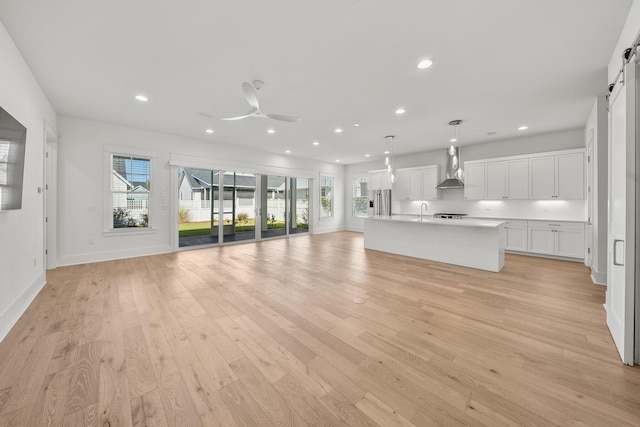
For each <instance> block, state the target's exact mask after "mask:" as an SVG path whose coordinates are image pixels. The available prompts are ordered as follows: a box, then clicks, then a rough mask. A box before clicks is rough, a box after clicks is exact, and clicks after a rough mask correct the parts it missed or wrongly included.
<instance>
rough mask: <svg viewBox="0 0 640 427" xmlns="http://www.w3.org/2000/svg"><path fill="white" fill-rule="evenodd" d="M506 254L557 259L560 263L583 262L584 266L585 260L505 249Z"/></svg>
mask: <svg viewBox="0 0 640 427" xmlns="http://www.w3.org/2000/svg"><path fill="white" fill-rule="evenodd" d="M504 252H505V253H507V254H514V255H524V256H532V257H536V258H548V259H557V260H559V261H570V262H581V263H583V264H584V258H569V257H565V256H557V255H547V254H538V253H535V252H520V251H513V250H509V249H505V251H504Z"/></svg>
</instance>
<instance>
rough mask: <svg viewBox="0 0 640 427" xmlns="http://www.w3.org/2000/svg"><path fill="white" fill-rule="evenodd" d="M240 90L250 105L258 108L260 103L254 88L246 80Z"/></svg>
mask: <svg viewBox="0 0 640 427" xmlns="http://www.w3.org/2000/svg"><path fill="white" fill-rule="evenodd" d="M242 91H243V92H244V97H245V98H246V99H247V102H248V103H249V105H251V106H252V107H253V108H255V109H259V108H260V104H258V95H257V94H256V88H255V87H254V86H253V85H252V84H251V83H248V82H244V83H242Z"/></svg>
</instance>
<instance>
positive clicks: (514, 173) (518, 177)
mask: <svg viewBox="0 0 640 427" xmlns="http://www.w3.org/2000/svg"><path fill="white" fill-rule="evenodd" d="M507 198H509V199H528V198H529V160H528V159H522V160H511V161H509V162H507Z"/></svg>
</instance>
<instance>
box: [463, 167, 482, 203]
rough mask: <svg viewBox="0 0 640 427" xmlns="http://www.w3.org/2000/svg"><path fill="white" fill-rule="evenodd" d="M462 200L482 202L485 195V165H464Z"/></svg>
mask: <svg viewBox="0 0 640 427" xmlns="http://www.w3.org/2000/svg"><path fill="white" fill-rule="evenodd" d="M464 169H465V175H466V178H465V180H464V198H465V200H483V199H484V198H485V197H486V193H485V164H484V163H474V164H470V165H467V164H465V168H464Z"/></svg>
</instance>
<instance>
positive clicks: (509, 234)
mask: <svg viewBox="0 0 640 427" xmlns="http://www.w3.org/2000/svg"><path fill="white" fill-rule="evenodd" d="M504 229H505V235H506V243H505V249H506V250H508V251H519V252H526V251H527V250H528V247H527V221H513V220H509V222H508V223H507V225H505V227H504Z"/></svg>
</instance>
